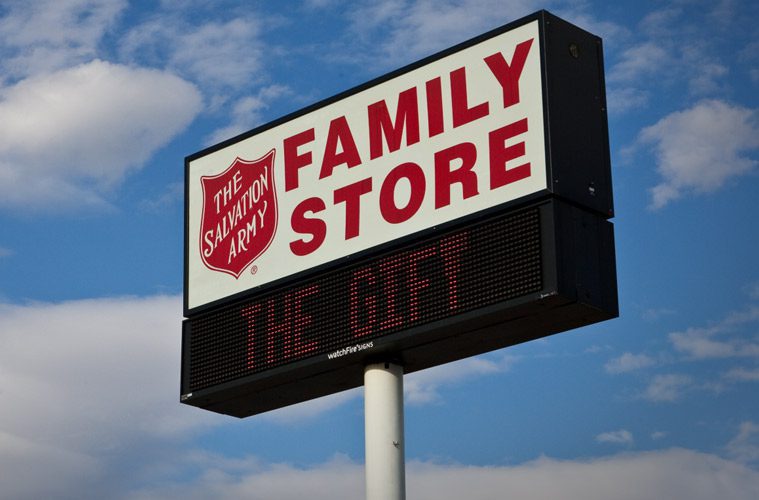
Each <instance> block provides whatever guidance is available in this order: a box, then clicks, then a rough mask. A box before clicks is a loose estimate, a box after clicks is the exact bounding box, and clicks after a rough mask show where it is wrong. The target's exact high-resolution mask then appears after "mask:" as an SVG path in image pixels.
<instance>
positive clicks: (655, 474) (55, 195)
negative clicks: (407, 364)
mask: <svg viewBox="0 0 759 500" xmlns="http://www.w3.org/2000/svg"><path fill="white" fill-rule="evenodd" d="M147 4H148V3H147V2H134V1H133V2H128V1H126V0H49V1H37V2H24V1H14V0H10V1H0V496H1V497H3V498H9V499H27V498H29V499H31V498H116V499H129V500H132V499H155V498H158V499H174V498H183V499H188V498H189V499H192V498H210V497H213V498H220V499H226V498H229V499H232V498H260V499H270V498H278V499H289V498H293V499H295V498H302V497H303V496H304V495H308V496H309V497H310V498H314V499H320V498H325V499H326V498H356V497H358V498H360V497H361V496H362V495H363V465H362V464H363V405H362V404H363V400H362V392H361V390H354V391H349V392H346V393H342V394H337V395H333V396H330V397H327V398H323V399H319V400H315V401H312V402H308V403H304V404H300V405H296V406H293V407H290V408H286V409H282V410H277V411H274V412H271V413H268V414H264V415H260V416H256V417H252V418H248V419H243V420H237V419H233V418H231V417H224V416H219V415H216V414H211V413H208V412H204V411H201V410H198V409H196V408H193V407H185V406H183V405H180V404H179V403H178V398H179V347H180V322H181V318H182V307H181V294H182V231H183V214H182V210H183V205H182V182H183V159H184V157H185V156H186V155H189V154H191V153H194V152H196V151H198V150H200V149H202V148H204V147H206V146H208V145H211V144H213V143H215V142H217V141H219V140H222V139H225V138H228V137H231V136H233V135H235V134H236V133H238V132H242V131H245V130H248V129H250V128H253V127H254V126H256V125H259V124H262V123H266V122H268V121H270V120H273V119H275V118H277V117H279V116H282V115H283V114H286V113H288V112H291V111H294V110H297V109H300V108H302V107H304V106H306V105H308V104H310V103H313V102H315V101H318V100H320V99H323V98H326V97H329V96H331V95H334V94H335V93H337V92H340V91H342V90H345V89H347V88H350V87H352V86H354V85H357V84H360V83H362V82H364V81H367V80H369V79H371V78H373V77H375V76H379V75H381V74H384V73H386V72H387V71H390V70H392V69H394V68H397V67H399V66H402V65H404V64H407V63H410V62H413V61H415V60H417V59H419V58H421V57H423V56H426V55H429V54H431V53H434V52H436V51H438V50H440V49H443V48H446V47H448V46H450V45H453V44H455V43H457V42H460V41H463V40H466V39H467V38H470V37H472V36H475V35H478V34H480V33H482V32H484V31H486V30H488V29H490V28H494V27H497V26H499V25H502V24H505V23H507V22H509V21H512V20H515V19H517V18H519V17H522V16H523V15H526V14H529V13H531V12H534V11H536V10H538V9H540V8H547V9H549V10H551V11H552V12H553V13H555V14H557V15H560V16H561V17H564V18H565V19H567V20H569V21H571V22H574V23H575V24H578V25H580V26H582V27H584V28H585V29H587V30H589V31H591V32H593V33H595V34H597V35H599V36H601V37H603V39H604V49H605V58H606V60H605V63H606V80H607V93H608V101H609V129H610V130H609V132H610V139H611V146H612V165H613V177H614V189H615V204H616V213H617V215H616V217H615V219H614V223H615V227H616V245H617V268H618V275H619V293H620V308H621V316H620V318H619V319H616V320H613V321H609V322H606V323H602V324H599V325H595V326H592V327H587V328H583V329H581V330H577V331H572V332H568V333H564V334H561V335H556V336H553V337H550V338H548V339H544V340H540V341H535V342H531V343H528V344H524V345H520V346H516V347H513V348H509V349H506V350H502V351H497V352H493V353H489V354H486V355H483V356H479V357H476V358H471V359H467V360H463V361H460V362H457V363H453V364H449V365H444V366H441V367H437V368H434V369H431V370H428V371H424V372H420V373H417V374H412V375H409V376H407V377H406V378H405V384H406V394H405V401H406V441H407V445H406V456H407V462H408V465H407V474H408V477H407V482H408V494H409V498H436V499H443V500H445V499H449V498H450V499H459V498H462V497H464V496H466V497H467V498H470V499H473V500H474V499H480V498H483V499H484V498H494V497H503V498H506V497H514V498H525V499H527V498H534V499H542V498H565V499H567V498H568V499H575V498H576V499H587V500H593V499H605V498H618V499H633V498H636V499H639V498H648V499H654V498H656V499H659V498H691V499H697V500H698V499H713V498H721V499H723V500H729V499H746V500H748V499H754V498H757V497H759V397H757V393H758V392H757V389H758V384H759V266H758V265H757V264H756V257H755V256H756V248H757V246H758V245H759V230H757V224H756V222H755V220H754V214H755V213H756V211H757V208H758V207H759V205H758V203H757V197H758V195H759V189H758V188H759V178H758V175H759V167H757V164H758V163H759V99H758V98H757V95H759V33H758V32H757V30H756V29H755V20H756V18H757V16H759V6H758V5H757V4H756V2H749V1H738V0H735V1H730V0H723V1H703V0H682V1H674V2H657V1H643V2H640V1H639V2H630V1H622V2H602V1H584V0H577V1H550V0H547V1H544V2H534V1H532V0H513V1H509V0H502V1H494V0H493V1H489V0H480V1H475V0H462V1H458V2H452V1H439V2H432V1H423V0H378V1H353V2H340V1H336V0H304V1H302V2H296V1H293V2H277V3H274V2H264V1H259V2H235V1H217V2H209V1H203V0H165V1H162V2H150V3H149V5H148V6H146V5H147Z"/></svg>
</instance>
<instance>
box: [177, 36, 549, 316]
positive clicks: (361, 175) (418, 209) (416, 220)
mask: <svg viewBox="0 0 759 500" xmlns="http://www.w3.org/2000/svg"><path fill="white" fill-rule="evenodd" d="M540 51H541V47H540V38H539V30H538V21H533V22H531V23H528V24H526V25H524V26H522V27H520V28H518V29H515V30H513V31H508V32H505V33H503V34H501V35H499V36H496V37H493V38H491V39H490V40H487V41H484V42H482V43H480V44H477V45H474V46H472V47H469V48H468V49H466V50H462V51H460V52H458V53H456V54H453V55H451V56H449V57H447V58H443V59H439V60H437V61H434V62H432V63H430V64H427V65H425V66H422V67H419V68H417V69H414V70H411V71H409V72H407V73H405V74H403V75H400V76H398V77H396V78H394V79H391V80H388V81H385V82H382V83H380V84H377V85H375V86H372V87H370V88H367V89H365V90H362V91H360V92H357V93H355V94H353V95H350V96H348V97H346V98H344V99H342V100H339V101H337V102H334V103H332V104H330V105H328V106H324V107H321V108H319V109H317V110H314V111H313V112H311V113H307V114H304V115H301V116H298V117H295V118H293V119H291V120H289V121H286V122H285V123H282V124H280V125H278V126H276V127H272V128H269V129H266V130H263V131H261V132H260V133H257V134H255V135H252V136H250V137H248V138H244V139H242V140H240V141H238V142H236V143H234V144H232V145H229V146H227V147H225V148H222V149H219V150H216V151H213V152H210V153H208V154H205V155H203V156H200V157H197V158H194V159H192V160H190V161H189V164H188V188H189V193H188V196H189V207H188V208H189V228H188V229H189V232H188V239H189V242H188V243H189V248H188V250H189V253H188V258H189V268H188V273H189V274H188V304H187V306H188V308H189V309H194V308H196V307H199V306H203V305H206V304H208V303H213V302H215V301H218V300H220V299H224V298H226V297H228V296H230V295H234V294H236V293H240V292H244V291H246V290H249V289H251V288H255V287H260V286H263V285H266V284H268V283H272V282H275V281H277V280H280V279H283V278H287V277H288V276H291V275H294V274H297V273H299V272H303V271H306V270H308V269H311V268H314V267H317V266H320V265H323V264H326V263H329V262H333V261H335V260H338V259H340V258H343V257H347V256H350V255H353V254H356V253H359V252H362V251H365V250H367V249H370V248H372V247H375V246H378V245H381V244H384V243H387V242H389V241H393V240H396V239H398V238H402V237H405V236H408V235H412V234H415V233H418V232H419V231H422V230H425V229H428V228H430V227H433V226H436V225H440V224H443V223H446V222H449V221H452V220H455V219H457V218H460V217H462V216H465V215H468V214H472V213H476V212H479V211H482V210H484V209H487V208H490V207H494V206H499V205H502V204H504V203H507V202H509V201H512V200H515V199H519V198H522V197H524V196H527V195H530V194H533V193H536V192H540V191H543V190H545V189H546V188H547V183H546V161H545V134H544V127H543V92H542V83H541V63H540ZM265 155H268V156H265ZM256 158H266V159H268V160H269V161H270V163H271V165H272V166H273V170H272V173H271V176H264V175H263V174H251V175H250V176H246V175H245V172H246V168H242V166H244V165H247V163H246V161H247V160H253V159H256ZM230 165H232V167H230ZM248 170H249V169H248ZM235 175H237V177H235ZM259 178H260V179H261V181H260V182H259V180H258V179H259ZM254 181H255V182H254ZM211 183H213V185H212V186H211V185H210V184H211ZM256 183H258V184H256ZM267 195H269V197H268V199H269V203H268V206H267V205H266V203H261V201H260V200H259V201H256V197H257V196H258V197H259V198H260V197H265V196H267ZM274 200H276V202H277V203H276V204H275V203H274ZM259 205H260V206H259ZM275 213H276V214H277V216H276V217H274V216H273V215H274V214H275ZM209 214H210V215H212V216H213V221H212V222H211V223H210V224H209V223H207V220H206V218H207V217H208V216H209ZM275 221H279V222H278V225H277V227H276V232H274V231H273V225H274V224H275ZM257 232H258V233H265V234H264V236H263V237H262V236H261V235H260V234H257ZM270 236H273V238H272V239H271V241H270V242H269V237H270ZM259 241H261V242H264V241H265V242H267V243H269V244H268V246H266V247H265V248H262V247H264V244H259V243H258V242H259ZM253 249H256V250H255V251H254V250H253Z"/></svg>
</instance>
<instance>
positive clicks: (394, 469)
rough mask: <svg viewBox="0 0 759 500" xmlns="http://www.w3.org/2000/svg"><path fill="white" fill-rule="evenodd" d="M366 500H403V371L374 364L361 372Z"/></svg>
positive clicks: (384, 364) (404, 473) (396, 366)
mask: <svg viewBox="0 0 759 500" xmlns="http://www.w3.org/2000/svg"><path fill="white" fill-rule="evenodd" d="M364 425H365V429H364V434H365V442H366V500H405V499H406V466H405V458H404V456H405V453H404V441H403V367H402V366H401V365H399V364H395V363H377V364H371V365H367V366H366V368H365V369H364Z"/></svg>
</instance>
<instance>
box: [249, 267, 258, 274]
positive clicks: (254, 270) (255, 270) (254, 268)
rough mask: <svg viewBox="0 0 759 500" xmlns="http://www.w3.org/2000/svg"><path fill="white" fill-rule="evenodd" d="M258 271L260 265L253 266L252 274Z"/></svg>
mask: <svg viewBox="0 0 759 500" xmlns="http://www.w3.org/2000/svg"><path fill="white" fill-rule="evenodd" d="M257 272H258V266H251V268H250V274H256V273H257Z"/></svg>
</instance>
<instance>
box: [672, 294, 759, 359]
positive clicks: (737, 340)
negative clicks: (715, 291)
mask: <svg viewBox="0 0 759 500" xmlns="http://www.w3.org/2000/svg"><path fill="white" fill-rule="evenodd" d="M757 322H759V306H751V307H749V308H747V309H746V310H744V311H740V312H734V313H731V314H729V315H728V316H727V317H725V318H724V319H723V320H722V321H720V322H719V323H716V324H714V325H712V326H708V327H691V328H688V329H687V330H685V331H684V332H672V333H670V334H669V336H668V337H669V341H670V342H671V343H672V346H673V347H674V348H675V350H677V351H679V352H681V353H683V354H685V355H687V356H688V357H690V358H692V359H712V358H733V357H759V339H757V338H756V337H755V336H752V335H751V334H747V333H745V332H742V331H739V332H735V330H736V329H737V328H739V327H741V326H743V325H747V324H753V323H757Z"/></svg>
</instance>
